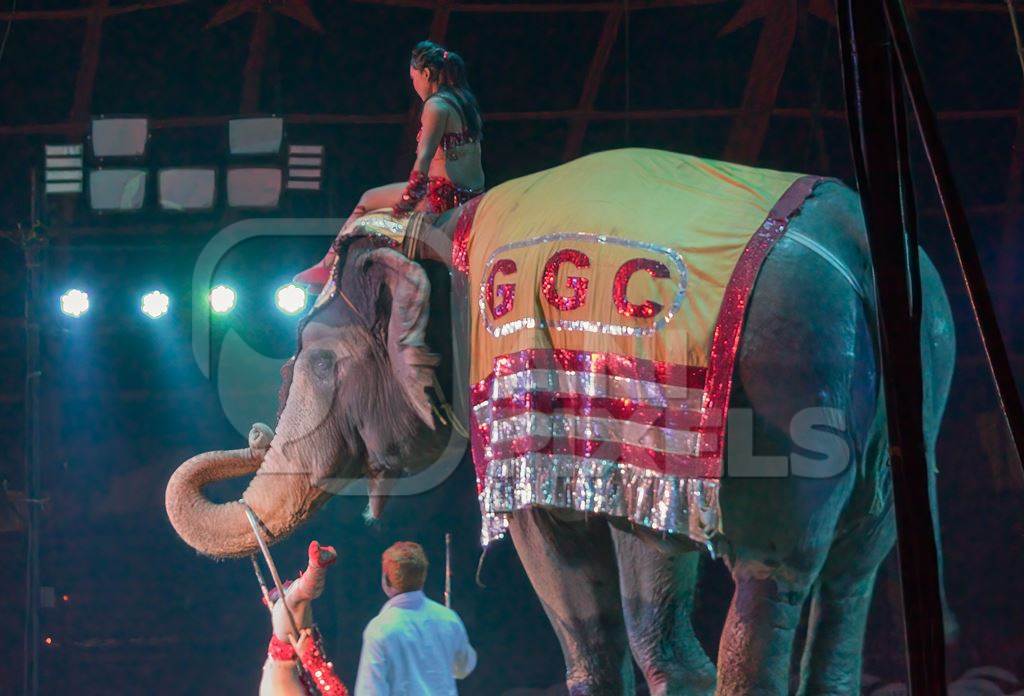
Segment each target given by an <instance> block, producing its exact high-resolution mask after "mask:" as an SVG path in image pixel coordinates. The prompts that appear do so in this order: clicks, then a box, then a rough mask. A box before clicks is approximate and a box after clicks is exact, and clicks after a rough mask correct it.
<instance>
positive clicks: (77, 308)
mask: <svg viewBox="0 0 1024 696" xmlns="http://www.w3.org/2000/svg"><path fill="white" fill-rule="evenodd" d="M60 311H62V312H64V313H65V314H67V315H68V316H69V317H75V318H76V319H77V318H78V317H80V316H82V315H83V314H85V313H86V312H88V311H89V293H87V292H84V291H82V290H78V289H77V288H72V289H71V290H68V291H67V292H66V293H64V294H63V295H61V296H60Z"/></svg>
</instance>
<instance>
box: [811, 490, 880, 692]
mask: <svg viewBox="0 0 1024 696" xmlns="http://www.w3.org/2000/svg"><path fill="white" fill-rule="evenodd" d="M866 497H867V496H862V495H857V496H855V497H854V498H853V499H852V500H851V506H852V510H857V508H858V507H859V505H866V504H867V502H868V501H867V500H866ZM860 510H861V512H865V511H866V510H867V508H863V507H861V508H860ZM840 528H841V529H842V531H841V532H840V533H839V535H838V536H837V538H836V540H835V543H834V544H833V546H832V549H831V550H830V551H829V555H828V559H827V560H826V561H825V565H824V567H823V568H822V570H821V574H820V575H819V576H818V582H817V583H816V585H815V588H814V594H813V598H812V600H811V612H810V618H809V620H808V623H807V642H806V644H805V646H804V654H803V658H802V660H801V665H800V675H801V677H800V679H801V683H800V694H815V695H819V694H822V695H824V694H829V695H833V694H834V695H836V696H838V695H840V694H855V693H860V678H861V655H862V652H863V646H864V630H865V627H866V626H867V620H868V610H869V609H870V608H871V596H872V594H873V593H874V588H875V576H876V574H877V573H878V568H879V566H880V565H881V564H882V561H883V560H885V557H886V556H887V555H888V553H889V551H890V550H891V549H892V547H893V544H895V542H896V522H895V520H894V519H893V508H892V495H891V494H887V495H885V502H884V504H883V506H882V508H881V509H880V510H877V511H874V512H866V513H865V514H864V517H863V518H862V519H861V520H859V521H857V523H855V524H852V525H849V526H846V525H840Z"/></svg>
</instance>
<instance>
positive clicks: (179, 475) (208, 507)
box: [165, 448, 263, 558]
mask: <svg viewBox="0 0 1024 696" xmlns="http://www.w3.org/2000/svg"><path fill="white" fill-rule="evenodd" d="M262 460H263V457H262V456H261V454H260V453H256V452H253V450H251V449H249V448H246V449H237V450H226V451H217V452H204V453H202V454H197V455H196V456H194V457H192V458H191V459H189V460H188V461H186V462H185V463H184V464H182V465H181V466H179V467H178V469H177V470H176V471H175V472H174V474H173V475H172V476H171V479H170V481H168V482H167V492H166V496H165V504H166V506H167V517H168V518H169V519H170V520H171V525H172V526H173V527H174V530H175V531H176V532H178V535H179V536H180V537H181V538H182V539H184V540H185V542H186V543H187V544H188V545H189V546H191V547H192V548H194V549H195V550H196V551H198V552H199V553H201V554H204V555H206V556H213V557H216V558H226V557H231V556H243V555H246V554H248V553H252V551H254V550H255V549H256V538H255V537H254V536H253V532H252V527H250V526H249V521H248V520H247V519H246V516H245V509H244V508H243V507H242V505H241V503H239V502H237V501H232V502H229V503H215V502H213V501H211V500H210V499H209V498H207V497H206V495H205V494H204V493H203V487H204V486H206V485H207V484H210V483H214V482H216V481H224V480H227V479H233V478H238V477H239V476H246V475H248V474H252V473H254V472H256V471H258V470H259V468H260V464H261V463H262Z"/></svg>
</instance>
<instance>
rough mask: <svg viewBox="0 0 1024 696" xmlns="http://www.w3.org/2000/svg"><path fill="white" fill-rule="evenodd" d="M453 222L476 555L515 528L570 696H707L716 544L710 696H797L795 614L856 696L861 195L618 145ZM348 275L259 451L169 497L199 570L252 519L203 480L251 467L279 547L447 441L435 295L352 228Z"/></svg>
mask: <svg viewBox="0 0 1024 696" xmlns="http://www.w3.org/2000/svg"><path fill="white" fill-rule="evenodd" d="M457 212H458V214H457V215H455V216H453V217H452V218H450V219H449V220H448V221H447V223H446V227H445V229H444V232H445V234H446V236H447V237H449V238H451V239H453V248H452V257H453V259H454V261H455V263H454V265H455V267H456V269H457V270H458V272H459V274H465V277H466V278H468V279H469V281H470V287H471V289H472V292H471V296H470V297H469V298H466V307H467V308H468V309H469V315H470V317H469V319H470V329H469V332H468V336H457V337H456V341H465V342H468V344H469V346H468V347H469V348H470V349H471V351H472V355H473V361H472V364H471V366H470V371H471V378H470V381H471V388H470V401H471V404H472V411H471V415H472V421H471V427H470V431H471V434H472V450H473V462H474V464H475V465H476V470H477V473H478V491H479V494H480V502H481V509H482V512H483V519H484V539H485V541H490V540H492V539H494V538H496V537H497V536H499V535H501V534H503V533H505V532H506V531H507V532H508V533H510V535H511V537H512V541H513V542H514V544H515V547H516V550H517V552H518V554H519V556H520V558H521V560H522V562H523V565H524V567H525V569H526V572H527V575H528V576H529V578H530V581H531V584H532V585H533V587H534V589H535V590H536V592H537V594H538V596H539V597H540V599H541V601H542V605H543V607H544V609H545V611H546V613H547V614H548V616H549V618H550V620H551V624H552V626H553V628H554V630H555V632H556V634H557V635H558V638H559V641H560V643H561V646H562V650H563V653H564V656H565V661H566V683H567V685H568V687H569V690H570V693H573V694H619V693H624V692H630V689H631V688H632V675H633V667H632V664H633V662H634V661H635V663H636V664H637V665H639V667H640V670H641V672H642V674H643V677H644V679H645V680H646V682H647V684H648V686H649V689H650V693H652V694H675V693H688V694H689V693H711V692H712V691H714V690H715V689H716V669H715V667H714V665H712V664H711V662H710V661H709V660H708V658H707V656H706V655H705V653H704V651H703V649H702V648H701V646H700V643H699V641H698V640H697V638H696V636H695V634H694V631H693V627H692V625H691V622H690V612H691V610H692V607H693V598H694V588H695V584H696V577H697V562H698V553H699V551H700V549H703V548H709V549H711V550H712V551H713V553H715V554H716V555H718V556H720V557H721V558H722V559H723V560H724V561H725V563H726V564H727V566H728V568H729V570H730V572H731V574H732V577H733V580H734V583H735V591H734V595H733V600H732V604H731V606H730V609H729V614H728V617H727V620H726V624H725V627H724V629H723V631H722V635H721V643H720V646H719V650H718V665H717V691H718V693H721V694H736V695H739V694H743V695H746V694H784V693H787V691H788V687H789V676H790V674H789V673H790V663H791V653H792V649H793V644H794V638H795V633H796V629H797V626H798V624H799V621H800V616H801V610H802V608H803V607H804V605H805V604H806V603H807V602H810V603H811V612H810V625H809V629H808V636H807V640H806V642H805V645H804V650H803V659H802V661H801V691H802V692H803V693H814V694H819V693H828V694H850V693H857V692H858V691H859V680H860V672H861V670H860V659H861V647H862V643H863V636H864V631H865V625H866V620H867V613H868V608H869V605H870V599H871V595H872V590H873V585H874V577H875V574H876V572H877V570H878V567H879V565H880V564H881V562H882V560H883V559H884V558H885V556H886V555H887V554H888V553H889V551H890V550H891V549H892V546H893V543H894V539H895V524H894V517H893V500H892V493H891V486H890V483H889V473H888V465H889V460H888V437H887V430H886V420H885V403H884V398H883V390H882V389H881V381H880V376H879V361H878V356H877V353H876V346H877V341H876V335H875V331H876V318H877V305H876V298H875V293H874V280H873V271H872V267H871V263H870V257H869V255H868V250H867V239H866V235H865V230H864V220H863V216H862V213H861V209H860V202H859V199H858V197H857V195H856V193H855V192H853V191H851V190H850V189H849V188H847V187H846V186H844V185H843V184H841V183H840V182H838V181H835V180H830V179H821V178H818V177H805V176H801V175H798V174H791V173H785V172H773V171H769V170H760V169H753V168H750V167H741V166H739V165H731V164H728V163H723V162H715V161H712V160H705V159H701V158H696V157H690V156H686V155H679V154H675V153H665V152H657V151H652V150H622V151H613V152H607V153H599V154H597V155H592V156H590V157H586V158H582V159H580V160H576V161H575V162H571V163H569V164H566V165H562V166H561V167H558V168H555V169H552V170H549V171H546V172H541V173H538V174H535V175H530V176H528V177H523V178H521V179H517V180H513V181H510V182H507V183H505V184H502V185H501V186H499V187H497V188H495V189H493V190H491V191H490V192H489V193H488V194H486V195H485V196H482V197H480V198H477V199H475V200H474V201H472V202H471V203H470V204H469V205H466V206H463V208H462V209H461V210H460V211H457ZM360 229H361V228H360ZM498 230H500V231H501V234H497V233H496V232H497V231H498ZM338 250H339V256H338V269H337V272H336V273H335V279H336V281H337V282H336V285H337V287H336V288H335V289H334V291H333V294H331V295H330V296H329V297H326V298H322V299H323V301H322V302H320V303H318V306H317V308H316V309H315V310H314V311H313V313H311V315H310V316H308V317H307V318H306V321H305V322H304V324H303V326H302V328H301V331H300V336H299V347H298V352H297V355H296V357H295V361H294V367H293V370H292V374H291V377H290V381H289V382H288V383H287V384H286V387H285V393H286V400H285V402H284V408H283V411H282V412H281V414H280V417H279V420H278V431H277V434H276V435H275V437H274V439H273V441H272V444H271V447H270V448H269V450H268V451H267V452H266V454H265V456H258V455H257V454H254V453H253V452H252V451H250V450H237V451H228V452H208V453H204V454H200V455H197V456H196V457H194V458H192V459H191V460H189V461H188V462H186V463H184V464H183V465H182V466H181V467H179V469H178V470H177V472H176V473H175V474H174V476H172V478H171V480H170V482H169V483H168V488H167V511H168V515H169V517H170V519H171V522H172V524H173V525H174V527H175V529H176V530H177V532H178V533H179V535H181V537H182V538H183V539H184V540H185V541H186V542H187V543H188V544H190V545H191V546H193V547H194V548H196V549H197V550H199V551H200V552H202V553H205V554H208V555H210V556H215V557H231V556H242V555H245V554H248V553H251V552H252V550H253V546H254V541H253V538H252V533H251V530H250V528H249V525H248V522H247V521H246V517H245V513H244V508H243V506H242V505H241V504H240V503H224V504H216V503H213V502H211V501H210V500H209V499H208V498H206V497H205V495H204V494H203V493H202V487H203V486H204V485H206V484H207V483H209V482H212V481H216V480H222V479H225V478H231V477H237V476H242V475H247V474H250V473H252V472H254V471H257V473H258V474H259V475H257V476H255V477H254V478H253V480H252V481H251V482H250V484H249V486H248V488H247V490H246V491H245V493H244V496H243V497H244V501H245V503H246V504H247V505H248V506H249V507H250V508H251V509H252V510H253V511H254V512H255V513H256V514H257V515H258V517H259V518H260V520H262V522H263V525H264V526H265V528H266V529H267V531H268V533H269V534H270V535H271V536H272V538H274V539H280V538H283V537H285V536H287V535H289V534H290V533H291V532H292V531H293V530H294V529H295V527H296V526H297V525H299V524H301V523H302V522H304V521H305V520H307V519H308V518H309V517H310V515H312V514H313V512H315V511H316V510H317V509H318V508H319V507H320V506H321V505H322V504H323V503H324V502H326V500H327V499H328V498H329V497H330V492H329V491H330V488H329V487H328V486H327V484H326V483H325V482H326V481H334V482H338V481H341V482H344V481H350V480H354V479H357V478H359V477H366V478H368V479H369V481H370V486H371V491H372V490H373V489H374V486H375V483H374V482H376V481H380V480H382V479H387V478H388V477H393V476H396V475H399V474H400V473H401V472H402V471H413V472H415V471H418V470H420V469H421V468H422V467H424V466H428V465H429V463H430V462H431V461H432V460H433V457H435V455H436V453H437V452H438V451H440V450H441V449H443V447H444V445H445V443H446V442H447V435H448V421H446V420H444V419H441V418H439V417H435V415H434V414H435V413H437V412H438V409H437V408H436V403H435V402H434V401H432V400H431V398H430V397H429V396H428V394H427V393H426V390H427V389H428V388H431V387H433V385H434V384H435V383H436V382H435V379H436V376H435V371H436V370H438V369H441V370H446V369H451V366H450V365H447V364H443V363H442V364H440V365H439V362H440V361H439V360H438V358H437V356H435V355H434V354H433V353H431V351H430V349H429V348H428V341H427V339H428V336H429V337H430V339H431V342H432V343H433V345H435V346H439V347H442V346H443V342H444V341H446V340H447V334H446V331H447V320H448V317H445V316H442V315H441V314H442V313H440V312H438V311H437V305H431V301H430V300H431V282H430V280H429V279H428V276H427V271H425V270H424V266H423V265H421V264H420V263H418V262H417V261H416V260H414V259H410V258H408V257H406V256H405V255H403V254H402V253H401V252H400V251H399V250H397V249H396V248H395V244H394V243H393V241H392V240H389V239H385V238H380V237H378V236H376V235H373V234H368V233H365V231H364V232H361V231H360V230H359V229H357V230H356V232H355V234H353V235H350V236H349V237H346V239H345V240H343V241H342V243H341V244H340V245H339V247H338ZM920 258H921V287H922V317H923V318H922V323H921V326H922V331H921V351H922V362H923V368H924V374H923V378H924V385H925V388H924V428H925V436H926V443H927V447H928V457H929V460H930V462H931V463H932V464H933V465H934V456H935V449H934V447H935V441H936V437H937V435H938V430H939V424H940V421H941V418H942V414H943V410H944V407H945V403H946V398H947V395H948V391H949V385H950V380H951V375H952V367H953V359H954V350H955V347H954V338H953V324H952V320H951V316H950V309H949V304H948V302H947V300H946V296H945V292H944V291H943V288H942V283H941V281H940V279H939V277H938V274H937V273H936V271H935V268H934V267H933V266H932V264H931V262H930V261H929V260H928V258H927V256H926V255H925V254H923V253H922V254H921V256H920ZM442 306H443V305H442ZM431 307H433V308H434V310H435V311H434V314H433V315H431V314H430V310H431ZM441 382H442V383H445V380H444V379H443V378H442V380H441ZM449 420H450V419H449ZM727 424H728V428H726V425H727Z"/></svg>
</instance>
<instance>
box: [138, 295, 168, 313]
mask: <svg viewBox="0 0 1024 696" xmlns="http://www.w3.org/2000/svg"><path fill="white" fill-rule="evenodd" d="M170 307H171V298H169V297H168V296H167V295H165V294H164V293H162V292H160V291H159V290H154V291H153V292H147V293H146V294H145V295H143V296H142V313H143V314H145V315H146V316H147V317H149V318H150V319H159V318H160V317H162V316H163V315H165V314H167V310H168V309H170Z"/></svg>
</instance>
